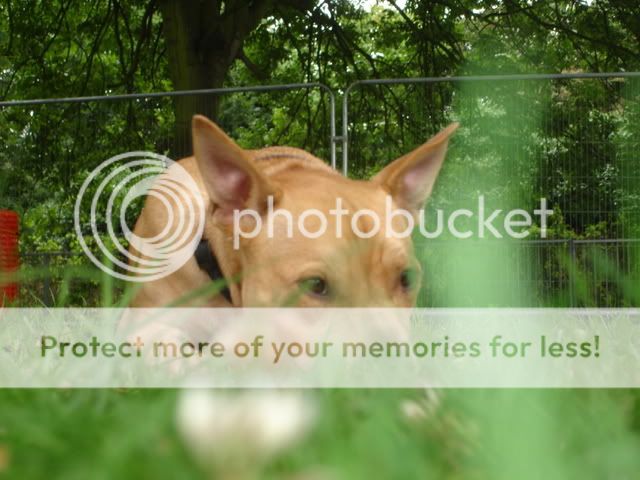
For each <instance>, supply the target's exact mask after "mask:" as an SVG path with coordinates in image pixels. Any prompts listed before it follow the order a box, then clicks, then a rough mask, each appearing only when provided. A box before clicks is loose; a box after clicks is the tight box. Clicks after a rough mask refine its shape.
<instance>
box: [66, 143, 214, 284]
mask: <svg viewBox="0 0 640 480" xmlns="http://www.w3.org/2000/svg"><path fill="white" fill-rule="evenodd" d="M90 190H91V191H93V194H92V196H91V197H90V199H91V207H90V212H89V213H90V219H89V220H90V225H91V233H90V234H88V233H85V232H83V229H82V222H81V212H82V209H83V208H86V207H87V205H88V198H89V195H90V193H88V192H89V191H90ZM147 196H148V197H155V199H157V201H155V202H154V207H153V208H154V209H157V208H159V207H161V210H162V211H157V210H156V211H154V212H153V215H154V216H155V217H156V220H159V221H160V222H161V223H162V224H163V226H162V229H161V231H159V232H156V233H155V235H154V236H152V237H140V236H138V235H136V234H135V233H134V232H133V231H131V229H130V228H129V226H128V225H127V221H126V217H127V215H126V214H127V210H128V209H129V211H130V212H131V211H132V207H133V206H132V204H133V203H134V202H136V200H138V199H140V198H141V197H147ZM85 197H86V198H85ZM114 205H117V207H116V208H115V210H116V211H114ZM82 213H85V214H86V211H85V212H82ZM204 213H205V208H204V199H203V198H202V195H201V193H200V189H199V187H198V185H197V184H196V182H195V180H194V179H193V177H192V176H191V175H190V174H189V172H187V171H186V170H185V169H184V167H182V166H181V165H180V164H179V163H176V162H174V161H173V160H171V159H170V158H168V157H165V156H164V155H159V154H157V153H152V152H128V153H123V154H121V155H116V156H115V157H111V158H110V159H108V160H106V161H104V162H102V163H101V164H100V165H98V167H97V168H95V169H94V170H93V171H92V172H91V173H90V174H89V176H88V177H87V178H86V179H85V181H84V183H83V184H82V187H81V188H80V192H79V193H78V197H77V198H76V203H75V208H74V211H73V217H74V225H75V230H76V234H77V236H78V240H79V241H80V245H81V246H82V249H83V250H84V252H85V254H86V255H87V256H88V257H89V258H90V259H91V261H92V262H93V263H94V264H95V265H96V266H98V268H100V269H101V270H102V271H103V272H106V273H108V274H109V275H112V276H114V277H116V278H119V279H122V280H127V281H131V282H150V281H153V280H158V279H160V278H163V277H166V276H167V275H169V274H171V273H173V272H175V271H176V270H178V269H179V268H180V267H182V266H183V265H184V264H185V263H186V262H187V261H188V260H189V259H190V258H191V257H192V256H193V254H194V252H195V251H196V248H197V246H198V243H199V242H200V239H201V238H202V231H203V229H204ZM85 218H86V215H85ZM101 223H102V224H105V225H106V232H105V231H104V230H105V229H104V227H103V228H102V232H100V231H99V229H98V225H99V224H101ZM118 223H119V228H114V224H116V226H117V224H118ZM116 231H119V232H121V233H120V235H118V234H117V233H116ZM122 236H124V238H125V239H126V241H127V242H128V243H129V246H130V247H131V248H127V246H125V245H123V243H122V242H121V237H122ZM103 237H104V238H105V239H106V238H108V240H109V243H110V244H111V245H112V246H113V247H112V248H108V247H107V246H106V245H105V242H104V240H103ZM89 240H91V241H89ZM89 243H92V244H94V245H95V246H96V247H97V250H99V251H100V254H101V256H102V258H103V260H101V259H100V258H98V257H97V256H96V255H95V254H94V252H93V250H92V249H90V248H89ZM114 252H115V253H116V255H114ZM118 254H119V255H118ZM119 257H120V258H119ZM122 258H124V259H126V260H127V261H126V262H124V261H122ZM116 267H119V270H116Z"/></svg>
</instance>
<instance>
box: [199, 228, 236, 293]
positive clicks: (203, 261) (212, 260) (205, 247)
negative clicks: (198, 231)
mask: <svg viewBox="0 0 640 480" xmlns="http://www.w3.org/2000/svg"><path fill="white" fill-rule="evenodd" d="M194 256H195V257H196V262H198V266H199V267H200V268H201V269H202V270H204V271H205V272H207V274H208V275H209V277H210V278H211V280H213V281H214V282H216V281H218V280H222V281H224V282H225V284H224V288H223V289H222V290H220V295H222V296H223V297H224V298H225V299H226V300H227V302H229V303H230V304H232V305H233V301H232V300H231V290H229V285H228V283H227V282H226V279H225V278H224V275H223V274H222V270H221V269H220V265H219V264H218V260H217V259H216V257H215V255H214V254H213V251H212V250H211V247H210V246H209V241H208V240H207V239H205V238H203V239H202V240H200V243H199V244H198V248H196V253H195V254H194Z"/></svg>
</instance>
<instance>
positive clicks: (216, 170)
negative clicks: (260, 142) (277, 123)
mask: <svg viewBox="0 0 640 480" xmlns="http://www.w3.org/2000/svg"><path fill="white" fill-rule="evenodd" d="M456 128H457V125H455V124H454V125H451V126H449V127H447V128H446V129H445V130H443V131H442V132H441V133H439V134H438V135H436V136H435V137H433V138H432V139H431V140H429V141H428V142H427V143H425V144H424V145H422V146H420V147H418V148H417V149H415V150H414V151H412V152H410V153H408V154H407V155H405V156H403V157H401V158H399V159H397V160H395V161H394V162H392V163H391V164H389V165H388V166H387V167H385V168H384V169H383V170H382V171H381V172H380V173H378V174H377V175H376V176H375V177H374V178H373V179H371V180H369V181H360V180H351V179H348V178H345V177H343V176H341V175H339V174H338V173H336V172H335V171H333V170H331V169H330V168H328V167H327V166H326V165H325V164H324V163H322V162H321V161H320V160H318V159H316V158H315V157H313V156H311V155H309V154H308V153H305V152H303V151H302V150H297V149H277V148H276V149H263V150H258V151H247V150H243V149H242V148H240V147H239V146H238V145H236V144H235V143H234V142H233V141H232V140H231V139H230V138H229V137H227V136H226V135H225V134H224V133H223V132H222V131H221V130H220V129H219V128H218V127H217V126H215V125H214V124H213V123H211V122H210V121H209V120H207V119H206V118H204V117H200V116H197V117H195V118H194V122H193V143H194V151H195V157H196V161H197V165H198V169H199V171H200V174H201V177H202V181H203V184H204V186H205V189H206V191H207V193H208V195H209V197H210V199H211V201H212V203H213V205H214V208H213V214H212V218H211V219H210V221H211V223H212V224H214V225H216V226H217V228H221V229H223V230H224V231H225V235H226V238H227V239H229V242H228V246H231V245H232V244H233V246H232V247H231V248H232V249H233V251H232V252H231V251H228V250H229V248H228V247H227V251H225V252H216V253H217V254H218V255H221V254H222V255H233V256H235V258H236V261H235V262H234V264H235V265H237V268H238V269H239V270H240V271H238V272H233V273H234V276H236V277H237V278H238V279H239V284H238V285H237V287H236V288H237V290H236V295H239V296H240V297H241V300H242V305H244V306H282V305H291V306H312V307H343V306H360V307H371V306H397V307H408V306H412V305H413V304H414V303H415V301H416V294H417V290H418V288H419V281H420V278H421V274H420V269H421V267H420V264H419V263H418V261H417V259H416V257H415V254H414V251H413V246H412V241H411V238H410V236H409V235H407V234H406V232H407V228H408V227H409V226H410V223H411V222H412V220H410V218H409V217H411V218H412V219H414V220H415V219H417V217H418V215H419V210H420V209H421V208H422V207H423V205H424V203H425V201H426V199H427V198H428V196H429V194H430V193H431V190H432V188H433V185H434V183H435V180H436V177H437V175H438V172H439V171H440V167H441V166H442V163H443V161H444V157H445V153H446V150H447V144H448V141H449V138H450V136H451V135H452V133H453V132H454V131H455V129H456ZM270 204H272V205H273V207H272V208H270V206H269V205H270ZM242 211H245V212H244V213H242ZM270 212H271V213H270ZM390 212H391V214H390ZM403 212H406V213H403ZM231 239H233V241H231Z"/></svg>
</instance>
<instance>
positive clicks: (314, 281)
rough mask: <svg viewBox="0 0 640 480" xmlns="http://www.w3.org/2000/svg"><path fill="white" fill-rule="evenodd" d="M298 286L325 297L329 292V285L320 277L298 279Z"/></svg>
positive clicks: (307, 291)
mask: <svg viewBox="0 0 640 480" xmlns="http://www.w3.org/2000/svg"><path fill="white" fill-rule="evenodd" d="M300 287H302V289H303V290H304V291H305V292H306V293H311V294H313V295H317V296H318V297H326V296H327V295H328V294H329V285H328V284H327V281H326V280H325V279H324V278H322V277H309V278H305V279H304V280H301V281H300Z"/></svg>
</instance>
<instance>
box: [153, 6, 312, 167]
mask: <svg viewBox="0 0 640 480" xmlns="http://www.w3.org/2000/svg"><path fill="white" fill-rule="evenodd" d="M274 3H275V2H274V0H224V1H222V0H160V11H161V13H162V17H163V21H164V37H165V41H166V44H167V59H168V61H169V74H170V76H171V80H172V81H173V88H174V90H197V89H203V88H219V87H222V85H223V83H224V80H225V77H226V76H227V72H228V71H229V68H230V67H231V65H232V64H233V61H234V60H235V59H236V58H238V57H239V56H241V54H242V44H243V42H244V40H245V38H247V36H248V35H249V34H250V33H251V32H252V31H253V30H254V29H255V28H256V27H257V26H258V25H259V24H260V21H261V20H262V19H263V18H264V17H266V16H267V15H268V14H269V13H270V12H271V11H272V10H273V6H274ZM282 4H291V6H293V7H295V8H297V9H298V11H302V10H304V9H307V8H310V7H311V5H312V2H311V1H310V0H296V1H295V2H294V1H293V0H288V1H287V2H282ZM219 104H220V95H188V96H181V97H175V99H174V105H175V113H176V128H175V134H174V139H173V149H172V151H171V154H172V155H173V156H174V158H182V157H184V156H187V155H191V153H192V146H191V118H192V117H193V115H194V114H196V113H201V114H203V115H206V116H207V117H209V118H211V119H213V120H215V119H216V115H217V113H218V106H219Z"/></svg>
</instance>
